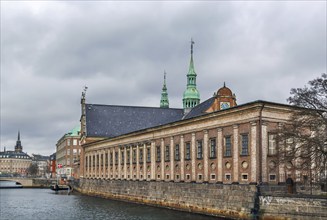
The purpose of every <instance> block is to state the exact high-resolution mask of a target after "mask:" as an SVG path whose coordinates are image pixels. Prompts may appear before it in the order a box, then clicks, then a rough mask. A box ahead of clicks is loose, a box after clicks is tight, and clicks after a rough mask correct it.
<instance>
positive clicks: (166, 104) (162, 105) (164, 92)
mask: <svg viewBox="0 0 327 220" xmlns="http://www.w3.org/2000/svg"><path fill="white" fill-rule="evenodd" d="M160 108H169V101H168V93H167V87H166V71H165V72H164V84H163V86H162V92H161V100H160Z"/></svg>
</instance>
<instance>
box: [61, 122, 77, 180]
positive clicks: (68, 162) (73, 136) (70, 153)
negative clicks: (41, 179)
mask: <svg viewBox="0 0 327 220" xmlns="http://www.w3.org/2000/svg"><path fill="white" fill-rule="evenodd" d="M56 147H57V150H56V164H57V172H58V174H60V175H64V176H67V177H74V178H78V177H79V166H78V167H77V166H75V169H74V163H76V162H77V161H79V158H80V155H81V146H80V126H77V127H75V128H74V129H72V130H71V131H69V132H68V133H66V134H65V135H63V136H62V137H61V138H60V140H59V141H58V142H57V144H56Z"/></svg>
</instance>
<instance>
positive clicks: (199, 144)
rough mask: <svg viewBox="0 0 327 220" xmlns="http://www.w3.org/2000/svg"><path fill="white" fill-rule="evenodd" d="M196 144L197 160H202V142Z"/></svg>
mask: <svg viewBox="0 0 327 220" xmlns="http://www.w3.org/2000/svg"><path fill="white" fill-rule="evenodd" d="M197 144H198V157H197V158H198V159H202V157H203V154H202V140H201V141H197Z"/></svg>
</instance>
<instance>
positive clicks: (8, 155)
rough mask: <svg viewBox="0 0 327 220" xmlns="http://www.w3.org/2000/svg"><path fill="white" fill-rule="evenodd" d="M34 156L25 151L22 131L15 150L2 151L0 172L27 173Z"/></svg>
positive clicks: (0, 154)
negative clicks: (21, 138) (21, 137)
mask: <svg viewBox="0 0 327 220" xmlns="http://www.w3.org/2000/svg"><path fill="white" fill-rule="evenodd" d="M31 163H32V158H31V157H30V156H29V155H28V154H27V153H24V152H23V146H22V143H21V141H20V132H18V138H17V141H16V145H15V151H7V150H6V148H4V151H0V173H1V174H13V175H22V176H24V175H26V174H27V171H28V168H29V166H30V165H31Z"/></svg>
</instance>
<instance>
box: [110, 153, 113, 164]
mask: <svg viewBox="0 0 327 220" xmlns="http://www.w3.org/2000/svg"><path fill="white" fill-rule="evenodd" d="M112 157H113V154H112V153H110V165H112V163H113V161H112Z"/></svg>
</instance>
